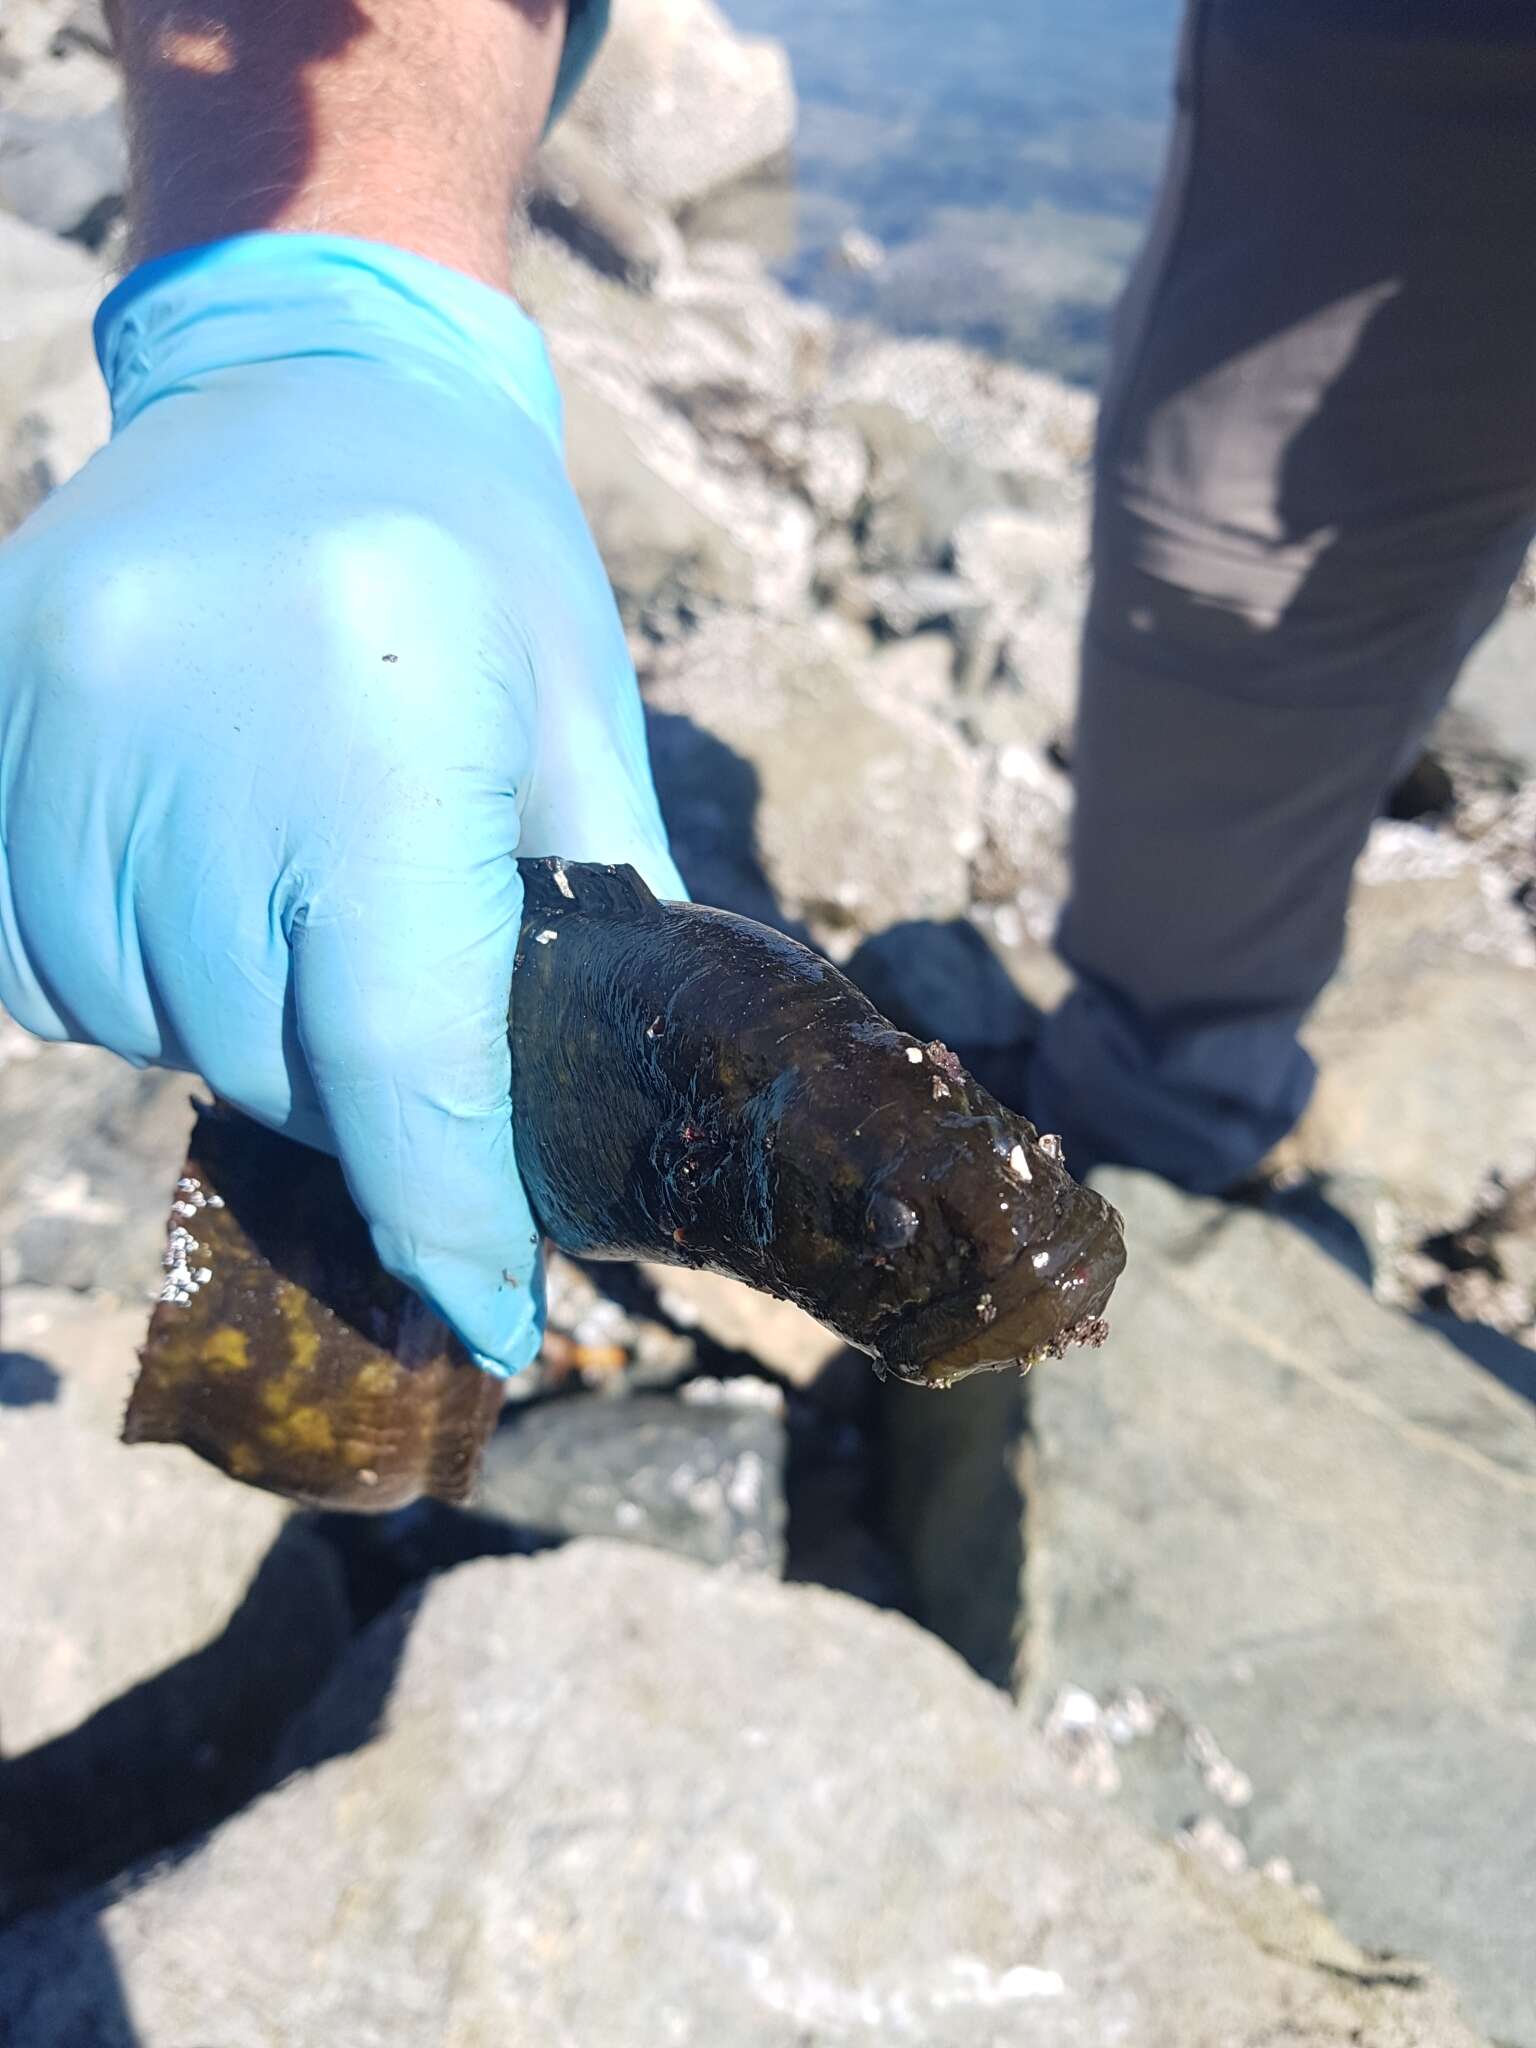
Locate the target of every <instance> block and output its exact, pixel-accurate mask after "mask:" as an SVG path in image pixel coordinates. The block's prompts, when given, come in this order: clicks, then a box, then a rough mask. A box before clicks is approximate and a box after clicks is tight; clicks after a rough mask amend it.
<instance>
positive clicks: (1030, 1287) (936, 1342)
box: [879, 1188, 1125, 1387]
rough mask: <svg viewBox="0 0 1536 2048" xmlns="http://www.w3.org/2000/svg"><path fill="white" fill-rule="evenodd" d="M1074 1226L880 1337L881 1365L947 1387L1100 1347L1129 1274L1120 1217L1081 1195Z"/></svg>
mask: <svg viewBox="0 0 1536 2048" xmlns="http://www.w3.org/2000/svg"><path fill="white" fill-rule="evenodd" d="M1075 1192H1076V1199H1075V1201H1074V1203H1073V1213H1072V1216H1071V1219H1070V1227H1069V1228H1068V1229H1066V1230H1064V1231H1062V1232H1061V1233H1060V1234H1059V1235H1057V1236H1054V1237H1053V1238H1052V1240H1051V1241H1050V1242H1049V1243H1048V1244H1046V1245H1043V1246H1034V1247H1030V1246H1025V1247H1024V1248H1023V1249H1022V1250H1021V1251H1020V1253H1019V1255H1018V1257H1017V1258H1016V1259H1014V1260H1013V1262H1012V1263H1011V1264H1010V1265H1009V1266H1007V1267H1006V1268H1005V1269H1004V1271H1003V1272H1002V1273H1001V1274H1000V1275H999V1276H997V1278H995V1279H994V1280H993V1281H992V1283H991V1285H990V1286H989V1287H987V1288H985V1289H983V1290H981V1291H980V1292H973V1291H968V1292H967V1293H966V1294H965V1296H964V1297H963V1298H960V1299H957V1300H950V1301H940V1302H936V1303H929V1304H927V1305H925V1307H924V1308H923V1309H922V1310H921V1311H920V1312H919V1313H918V1314H916V1315H914V1316H912V1317H911V1318H910V1319H908V1320H905V1321H903V1322H902V1323H901V1324H900V1325H899V1326H898V1327H897V1328H896V1329H894V1330H892V1331H891V1332H890V1333H889V1337H888V1339H887V1338H886V1337H885V1336H884V1335H882V1341H881V1343H880V1346H879V1363H880V1365H882V1366H883V1367H885V1368H886V1369H887V1370H888V1371H889V1372H891V1373H893V1374H894V1375H895V1376H896V1377H897V1378H898V1379H903V1380H906V1381H908V1382H909V1383H910V1384H912V1385H914V1386H924V1387H952V1386H954V1385H955V1383H956V1382H957V1381H958V1380H963V1379H967V1378H969V1376H970V1375H971V1374H972V1373H976V1372H1006V1371H1007V1370H1009V1368H1010V1367H1018V1368H1019V1369H1020V1370H1022V1371H1025V1372H1027V1371H1028V1370H1029V1368H1030V1367H1031V1366H1032V1365H1034V1364H1035V1363H1036V1362H1037V1361H1038V1360H1040V1359H1042V1358H1059V1357H1060V1356H1061V1354H1062V1353H1063V1352H1064V1351H1066V1350H1067V1349H1068V1348H1069V1346H1071V1345H1074V1344H1084V1345H1091V1346H1097V1345H1099V1344H1102V1343H1103V1341H1104V1338H1105V1336H1106V1335H1107V1333H1108V1327H1109V1326H1108V1324H1107V1323H1106V1322H1105V1320H1104V1310H1105V1308H1106V1307H1107V1305H1108V1302H1109V1297H1110V1295H1111V1294H1112V1293H1113V1292H1114V1287H1115V1282H1116V1281H1117V1280H1118V1279H1119V1278H1120V1275H1121V1273H1122V1272H1123V1271H1124V1268H1125V1238H1124V1234H1123V1226H1122V1223H1121V1218H1120V1214H1119V1211H1118V1210H1116V1209H1114V1208H1112V1207H1111V1205H1110V1204H1109V1203H1108V1202H1106V1201H1105V1200H1104V1198H1103V1196H1102V1195H1098V1194H1095V1193H1094V1191H1093V1190H1092V1189H1091V1188H1079V1189H1077V1190H1076V1191H1075Z"/></svg>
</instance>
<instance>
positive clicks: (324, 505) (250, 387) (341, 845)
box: [0, 235, 683, 1371]
mask: <svg viewBox="0 0 1536 2048" xmlns="http://www.w3.org/2000/svg"><path fill="white" fill-rule="evenodd" d="M97 345H98V351H99V354H100V357H101V362H102V366H103V369H104V372H105V375H106V378H107V382H108V385H109V387H110V389H111V393H112V400H113V410H114V434H113V439H112V441H111V443H110V444H109V445H108V446H107V447H106V448H105V449H103V450H102V451H101V453H100V454H98V455H97V456H96V457H95V458H94V459H93V460H92V461H91V462H90V463H89V464H88V465H87V466H86V468H85V469H84V470H83V471H82V472H81V474H80V475H79V476H78V477H76V478H75V479H74V480H73V481H72V482H71V483H69V484H67V485H66V486H65V487H64V488H63V489H62V490H59V491H58V492H56V493H55V494H54V495H53V497H51V498H50V499H49V500H48V501H47V502H46V503H45V504H44V505H43V506H42V507H41V508H40V509H39V510H38V511H37V512H36V513H35V514H34V516H33V517H32V518H31V520H30V521H28V523H27V524H26V525H25V526H24V527H23V528H22V529H21V531H20V532H19V533H18V534H17V535H16V536H15V537H14V538H13V539H12V540H11V541H10V542H8V543H7V544H6V546H5V547H4V548H3V549H0V1003H3V1004H4V1006H5V1007H6V1008H7V1009H8V1010H10V1011H11V1013H12V1015H13V1016H14V1017H15V1018H16V1019H17V1020H18V1021H19V1022H20V1023H22V1024H23V1025H25V1026H26V1027H27V1028H28V1029H29V1030H31V1031H34V1032H37V1033H38V1034H39V1035H40V1036H42V1037H44V1038H56V1039H60V1038H69V1039H80V1040H89V1041H92V1042H94V1043H96V1044H99V1045H105V1046H110V1047H111V1048H112V1050H113V1051H114V1052H118V1053H121V1054H123V1055H124V1056H125V1057H126V1058H128V1059H130V1060H132V1061H134V1062H136V1063H139V1064H157V1065H164V1066H174V1067H184V1068H186V1069H188V1070H189V1071H191V1072H195V1073H200V1074H202V1075H203V1076H205V1078H206V1079H207V1081H208V1083H209V1085H210V1086H211V1087H212V1088H213V1089H215V1090H216V1091H217V1093H218V1094H220V1095H221V1096H223V1097H225V1098H226V1099H227V1100H229V1101H230V1102H233V1103H235V1104H237V1105H238V1106H239V1107H240V1108H241V1109H244V1110H246V1111H248V1112H249V1114H250V1115H252V1116H254V1117H257V1118H259V1119H260V1120H261V1121H262V1122H263V1123H266V1124H270V1125H272V1126H273V1127H274V1128H276V1129H279V1130H283V1131H286V1132H288V1133H290V1134H291V1135H292V1136H294V1137H297V1138H301V1139H303V1140H305V1141H306V1142H308V1143H310V1144H314V1145H320V1146H323V1147H325V1148H326V1149H328V1150H332V1151H335V1152H337V1153H338V1154H339V1155H340V1158H341V1161H342V1164H343V1166H344V1168H345V1170H346V1174H347V1179H348V1182H349V1184H350V1185H351V1188H352V1191H353V1193H354V1195H355V1196H356V1198H357V1201H358V1204H359V1206H360V1207H361V1208H362V1210H363V1211H364V1213H365V1214H366V1216H367V1217H368V1219H369V1222H370V1224H371V1225H372V1228H373V1236H374V1242H375V1244H376V1246H377V1247H378V1251H379V1256H380V1257H381V1259H382V1260H383V1261H384V1263H385V1265H386V1266H388V1267H389V1268H390V1269H391V1270H392V1271H393V1272H395V1273H398V1274H399V1275H401V1276H402V1278H404V1279H406V1280H407V1281H409V1282H410V1283H411V1284H412V1285H413V1286H415V1287H416V1288H418V1289H419V1291H420V1292H421V1293H422V1294H423V1295H425V1296H426V1297H427V1299H428V1300H429V1301H431V1302H432V1303H433V1304H434V1305H435V1306H436V1307H437V1308H439V1309H440V1310H441V1311H442V1313H443V1314H444V1315H445V1316H447V1317H448V1318H449V1320H450V1321H451V1322H453V1323H454V1324H455V1325H456V1326H457V1328H458V1329H459V1331H460V1332H461V1333H462V1335H463V1336H464V1338H465V1340H466V1341H467V1342H468V1344H469V1345H470V1346H471V1348H472V1349H473V1350H474V1351H475V1352H476V1353H477V1354H478V1355H479V1357H480V1359H481V1362H482V1363H483V1364H485V1365H487V1366H489V1367H491V1368H492V1369H494V1370H499V1371H508V1370H512V1371H515V1370H517V1369H518V1368H520V1367H522V1366H523V1365H525V1364H527V1362H528V1361H529V1359H530V1358H531V1357H532V1355H533V1353H534V1350H535V1348H536V1346H537V1342H538V1324H539V1302H538V1294H539V1289H538V1286H537V1282H536V1279H535V1264H536V1261H535V1246H534V1229H533V1224H532V1221H531V1219H530V1216H529V1210H528V1204H527V1201H526V1199H525V1197H524V1194H523V1191H522V1189H521V1186H520V1184H519V1182H518V1178H517V1173H516V1170H515V1166H514V1162H513V1156H512V1136H511V1126H510V1121H509V1078H510V1063H509V1055H508V1050H507V1040H506V1005H507V991H508V987H509V985H510V982H511V979H512V964H513V953H514V948H515V941H516V936H517V929H518V917H519V911H520V907H521V901H522V891H521V886H520V884H519V881H518V876H517V870H516V866H515V863H514V861H513V859H512V854H513V850H514V848H516V849H518V850H519V851H520V852H523V853H527V854H541V853H561V854H565V855H568V856H570V857H571V858H572V859H589V860H611V861H632V862H633V863H634V865H635V866H636V867H637V868H638V869H640V871H641V872H642V873H643V874H644V875H645V877H646V878H647V880H648V881H649V882H650V884H651V886H652V888H653V889H655V890H656V892H657V893H658V894H659V895H662V896H680V895H682V894H683V889H682V884H681V882H680V880H679V878H678V875H677V872H676V870H675V869H674V867H673V866H672V862H671V860H670V858H669V856H668V854H667V851H666V839H665V834H664V831H663V828H662V823H661V818H660V815H659V813H658V810H657V806H656V799H655V795H654V792H653V789H652V786H651V779H650V770H649V766H648V763H647V759H646V751H645V738H644V728H643V725H642V721H641V713H640V702H639V697H638V694H637V692H636V689H635V679H634V671H633V668H632V666H631V663H630V659H629V655H628V652H627V650H626V647H625V643H624V636H623V633H622V631H621V629H620V625H619V620H618V616H617V614H616V612H615V609H614V604H613V599H612V596H611V594H610V591H609V587H608V583H607V579H606V577H605V576H604V573H603V569H602V566H601V564H600V562H599V560H598V556H597V553H596V551H595V549H594V547H593V545H592V541H591V538H590V536H589V535H588V532H587V529H586V525H585V523H584V521H583V519H582V515H581V512H580V510H579V508H578V506H577V503H576V500H575V497H574V495H573V494H572V491H571V488H570V485H569V483H568V482H567V480H566V475H565V471H564V467H563V464H562V460H561V452H560V440H559V436H560V408H559V399H558V396H557V392H556V388H555V384H554V380H553V377H552V375H551V372H550V368H549V364H548V360H547V358H546V355H545V352H544V347H543V343H542V341H541V340H540V338H539V335H538V332H537V330H536V329H535V328H534V327H533V325H532V324H531V323H530V322H529V320H528V319H527V318H526V317H525V316H524V315H523V314H522V313H521V312H519V311H518V309H517V308H516V307H515V306H514V305H513V304H512V303H511V302H510V300H507V299H504V298H502V297H501V296H500V294H498V293H496V292H493V291H491V290H490V289H489V288H488V287H486V286H483V285H479V284H476V283H473V282H472V281H470V280H469V279H468V278H465V277H461V276H459V275H457V274H456V273H454V272H451V271H447V270H444V269H441V268H439V267H438V266H437V265H436V264H433V263H429V262H427V261H425V260H424V259H422V258H420V257H415V256H410V255H406V254H403V253H402V252H400V251H397V250H393V249H387V248H383V247H380V246H377V245H374V244H371V243H364V242H354V241H347V240H342V239H339V238H333V237H329V236H299V235H251V236H245V237H240V238H238V239H236V240H233V241H229V242H224V243H219V244H216V245H214V246H212V247H209V248H205V249H200V250H193V251H190V252H187V253H184V254H182V255H178V256H174V257H168V258H165V259H163V260H162V261H160V262H157V263H152V264H150V265H148V266H147V267H146V268H144V269H142V270H140V271H138V272H136V273H135V274H134V275H133V276H131V277H130V278H129V279H128V280H127V281H126V282H125V283H124V284H123V285H121V286H119V288H118V289H117V290H116V291H115V292H114V293H113V294H112V296H111V297H110V298H109V299H108V300H107V302H106V304H105V305H104V306H103V307H102V309H101V313H100V315H99V316H98V320H97Z"/></svg>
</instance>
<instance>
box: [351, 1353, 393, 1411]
mask: <svg viewBox="0 0 1536 2048" xmlns="http://www.w3.org/2000/svg"><path fill="white" fill-rule="evenodd" d="M398 1376H399V1368H398V1367H397V1366H395V1365H393V1364H391V1363H390V1361H389V1360H388V1359H384V1358H371V1359H370V1360H369V1361H368V1363H367V1364H366V1365H364V1366H360V1367H359V1368H358V1371H357V1373H356V1374H355V1376H354V1377H353V1381H352V1392H353V1393H354V1394H355V1395H356V1397H357V1399H358V1400H359V1401H377V1400H381V1399H382V1398H383V1397H384V1396H385V1395H387V1394H392V1393H393V1392H394V1391H395V1383H396V1380H397V1378H398Z"/></svg>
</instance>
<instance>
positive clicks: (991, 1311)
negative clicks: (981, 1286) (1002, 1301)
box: [976, 1294, 997, 1323]
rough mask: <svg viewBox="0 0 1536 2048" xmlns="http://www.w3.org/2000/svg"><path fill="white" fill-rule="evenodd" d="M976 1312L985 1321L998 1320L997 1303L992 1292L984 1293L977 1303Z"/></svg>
mask: <svg viewBox="0 0 1536 2048" xmlns="http://www.w3.org/2000/svg"><path fill="white" fill-rule="evenodd" d="M976 1314H977V1316H978V1318H979V1319H980V1320H981V1321H982V1322H984V1323H995V1322H996V1321H997V1304H996V1302H995V1301H993V1299H992V1297H991V1295H990V1294H983V1295H982V1296H981V1297H980V1298H979V1299H978V1301H977V1303H976Z"/></svg>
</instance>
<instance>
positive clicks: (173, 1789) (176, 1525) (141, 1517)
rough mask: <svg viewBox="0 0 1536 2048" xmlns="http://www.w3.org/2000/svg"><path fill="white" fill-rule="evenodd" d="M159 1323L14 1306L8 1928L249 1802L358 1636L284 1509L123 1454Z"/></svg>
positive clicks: (1, 1633)
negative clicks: (29, 1911)
mask: <svg viewBox="0 0 1536 2048" xmlns="http://www.w3.org/2000/svg"><path fill="white" fill-rule="evenodd" d="M144 1326H145V1313H144V1311H143V1310H142V1309H139V1308H133V1309H122V1308H117V1307H115V1306H113V1305H111V1304H103V1303H100V1302H93V1301H91V1300H89V1299H86V1298H83V1297H81V1296H79V1295H72V1294H63V1293H59V1292H55V1291H50V1290H46V1289H34V1288H7V1289H6V1292H5V1299H4V1339H3V1341H4V1345H5V1350H4V1352H3V1353H0V1551H3V1554H4V1557H5V1570H4V1571H3V1572H0V1641H3V1642H4V1644H5V1655H4V1657H3V1658H0V1746H3V1750H4V1754H5V1757H6V1759H7V1762H6V1764H5V1766H4V1775H5V1778H6V1797H5V1801H4V1805H5V1813H6V1821H7V1827H6V1829H5V1830H4V1831H3V1832H4V1836H5V1839H3V1840H0V1913H3V1910H4V1907H5V1904H6V1900H7V1898H9V1900H10V1902H11V1903H12V1905H14V1904H15V1903H16V1902H17V1901H18V1900H22V1899H25V1898H27V1897H28V1896H30V1895H33V1894H34V1893H35V1892H36V1890H37V1889H38V1888H40V1887H46V1885H47V1883H48V1882H50V1881H56V1880H58V1879H60V1878H61V1877H63V1876H64V1875H66V1874H67V1873H68V1872H69V1871H70V1870H72V1869H76V1868H79V1867H82V1866H83V1867H84V1868H85V1869H87V1870H89V1869H91V1868H92V1867H93V1866H97V1865H99V1863H100V1860H101V1859H102V1858H103V1857H109V1858H110V1857H112V1856H121V1855H123V1854H125V1853H140V1852H142V1851H143V1850H144V1849H146V1848H147V1847H150V1846H153V1845H156V1844H160V1843H166V1842H169V1841H171V1840H174V1839H175V1836H176V1835H177V1833H179V1832H182V1831H184V1830H185V1829H187V1828H189V1827H192V1826H195V1825H197V1824H199V1823H201V1822H203V1821H204V1820H206V1818H207V1817H208V1814H209V1812H210V1811H211V1810H216V1809H217V1808H218V1807H219V1805H220V1804H221V1803H227V1802H228V1801H229V1800H230V1799H231V1798H237V1797H241V1796H244V1794H245V1793H246V1792H248V1791H249V1790H250V1788H251V1786H252V1784H253V1783H254V1779H255V1776H256V1775H257V1774H258V1773H259V1771H260V1770H261V1768H262V1767H263V1765H264V1763H265V1760H266V1757H267V1756H268V1754H269V1752H270V1750H271V1748H272V1745H273V1743H274V1742H275V1741H276V1739H277V1736H278V1734H279V1733H280V1732H281V1730H282V1729H283V1727H284V1726H285V1724H286V1722H287V1721H288V1719H289V1718H290V1717H291V1716H292V1714H293V1713H294V1712H295V1711H296V1710H297V1708H298V1707H299V1706H300V1705H302V1704H303V1703H304V1701H306V1700H307V1699H308V1698H309V1696H310V1695H311V1693H312V1692H313V1691H314V1689H315V1687H316V1686H317V1684H318V1683H319V1681H320V1679H321V1678H322V1677H323V1676H324V1674H325V1673H326V1671H327V1670H328V1669H329V1667H330V1664H331V1661H332V1659H333V1658H334V1656H335V1655H336V1653H337V1651H338V1649H339V1648H340V1646H341V1643H342V1641H343V1638H344V1637H345V1635H346V1633H347V1629H348V1625H349V1617H348V1614H347V1610H346V1606H345V1602H344V1598H343V1594H342V1588H341V1585H340V1581H339V1577H338V1574H337V1571H336V1567H335V1564H334V1561H333V1559H332V1557H331V1554H330V1552H329V1551H328V1550H327V1549H326V1548H325V1546H324V1545H322V1544H321V1543H320V1542H319V1541H318V1540H317V1539H315V1538H314V1537H312V1536H310V1535H309V1534H307V1533H306V1532H305V1530H304V1529H303V1528H302V1527H301V1526H299V1525H297V1524H290V1522H289V1518H288V1510H287V1508H286V1506H285V1505H284V1504H283V1503H282V1502H281V1501H278V1500H276V1499H274V1498H273V1497H272V1496H270V1495H268V1494H262V1493H257V1492H255V1491H253V1490H252V1489H250V1488H247V1487H242V1486H236V1485H233V1484H232V1483H231V1482H230V1481H229V1480H227V1479H224V1478H222V1477H221V1476H220V1475H219V1474H217V1473H216V1472H214V1471H213V1470H212V1469H211V1467H209V1466H207V1465H205V1464H203V1463H201V1462H200V1461H199V1460H198V1459H196V1458H194V1457H193V1456H192V1454H191V1453H190V1452H188V1451H184V1450H178V1449H173V1448H168V1447H164V1446H160V1445H145V1446H141V1447H135V1448H133V1449H128V1448H127V1447H126V1446H124V1445H122V1444H120V1443H119V1442H118V1430H119V1427H120V1426H121V1422H122V1415H123V1408H124V1406H125V1404H126V1401H127V1395H128V1389H129V1386H130V1384H131V1382H132V1377H133V1373H134V1370H135V1357H134V1350H135V1346H136V1345H137V1344H138V1343H140V1342H141V1341H142V1339H143V1335H144ZM3 2031H4V2029H3V2026H0V2033H3Z"/></svg>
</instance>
